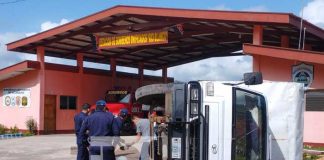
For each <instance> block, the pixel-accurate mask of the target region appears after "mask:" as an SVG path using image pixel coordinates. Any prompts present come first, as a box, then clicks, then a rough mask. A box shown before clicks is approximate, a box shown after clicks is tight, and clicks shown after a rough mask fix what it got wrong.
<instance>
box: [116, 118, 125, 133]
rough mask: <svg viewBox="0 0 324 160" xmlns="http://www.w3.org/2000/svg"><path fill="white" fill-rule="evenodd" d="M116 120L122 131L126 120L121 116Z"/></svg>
mask: <svg viewBox="0 0 324 160" xmlns="http://www.w3.org/2000/svg"><path fill="white" fill-rule="evenodd" d="M115 121H116V123H117V126H118V128H119V131H120V130H121V129H122V127H123V122H124V120H123V119H122V118H121V117H116V118H115Z"/></svg>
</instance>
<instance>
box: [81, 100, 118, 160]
mask: <svg viewBox="0 0 324 160" xmlns="http://www.w3.org/2000/svg"><path fill="white" fill-rule="evenodd" d="M105 107H106V102H105V101H104V100H99V101H97V102H96V110H95V112H94V113H92V114H91V115H90V116H88V117H87V118H86V119H85V121H84V122H83V124H82V127H81V129H80V134H81V137H86V132H87V131H88V132H89V133H88V134H89V136H90V148H89V151H90V155H100V147H98V146H95V145H92V144H91V143H92V142H91V141H92V140H91V139H92V138H96V137H106V138H107V139H109V138H111V139H110V140H111V141H113V140H114V138H115V137H117V138H119V128H118V125H117V123H116V122H115V121H114V116H113V115H112V114H111V113H110V114H109V113H107V112H105ZM114 150H115V149H114V144H111V145H109V146H104V147H103V153H102V154H103V159H104V160H115V152H114Z"/></svg>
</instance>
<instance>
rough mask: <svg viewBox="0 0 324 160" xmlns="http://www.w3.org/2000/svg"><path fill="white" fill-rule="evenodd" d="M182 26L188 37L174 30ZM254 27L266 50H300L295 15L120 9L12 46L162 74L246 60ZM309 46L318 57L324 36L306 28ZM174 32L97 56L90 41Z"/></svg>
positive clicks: (310, 25)
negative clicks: (286, 42)
mask: <svg viewBox="0 0 324 160" xmlns="http://www.w3.org/2000/svg"><path fill="white" fill-rule="evenodd" d="M177 24H182V26H183V31H184V32H183V34H179V33H177V32H176V29H175V28H174V27H173V26H175V25H177ZM254 25H263V26H264V33H263V34H264V36H263V40H264V43H263V44H264V45H271V46H280V43H281V35H288V36H289V37H290V47H291V48H297V47H298V41H299V27H300V18H299V17H296V16H294V15H293V14H289V13H262V12H234V11H214V10H188V9H170V8H152V7H134V6H116V7H113V8H109V9H107V10H103V11H101V12H98V13H95V14H93V15H89V16H87V17H84V18H81V19H78V20H75V21H73V22H70V23H67V24H65V25H62V26H59V27H56V28H53V29H51V30H48V31H45V32H42V33H39V34H36V35H33V36H30V37H27V38H24V39H21V40H18V41H15V42H12V43H9V44H7V48H8V50H10V51H18V52H27V53H32V54H35V53H36V47H37V46H44V47H45V50H46V51H45V53H46V56H53V57H60V58H68V59H76V54H77V53H84V60H85V61H89V62H97V63H106V64H109V59H110V58H111V57H114V58H116V60H117V64H118V65H121V66H128V67H138V64H139V63H140V62H143V63H144V69H150V70H157V69H161V68H162V66H167V67H171V66H176V65H180V64H184V63H188V62H192V61H197V60H201V59H205V58H210V57H221V56H236V55H242V53H241V52H234V53H232V52H233V51H238V50H242V44H243V43H251V42H252V33H253V26H254ZM304 26H305V27H306V41H305V42H306V43H307V44H310V45H311V46H312V48H313V50H315V51H320V52H323V51H324V46H323V44H324V30H323V29H321V28H319V27H316V26H314V25H312V24H311V23H308V22H306V21H305V22H304ZM161 29H163V30H168V32H169V36H168V43H165V44H155V45H145V46H131V47H130V46H128V47H118V48H109V49H102V50H101V52H98V51H97V50H94V49H93V48H94V47H93V44H92V41H91V38H90V36H89V35H96V36H109V35H120V34H125V33H126V34H128V33H134V32H142V31H151V30H161Z"/></svg>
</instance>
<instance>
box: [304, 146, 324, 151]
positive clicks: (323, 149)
mask: <svg viewBox="0 0 324 160" xmlns="http://www.w3.org/2000/svg"><path fill="white" fill-rule="evenodd" d="M304 149H311V150H317V151H324V147H313V146H310V145H305V146H304Z"/></svg>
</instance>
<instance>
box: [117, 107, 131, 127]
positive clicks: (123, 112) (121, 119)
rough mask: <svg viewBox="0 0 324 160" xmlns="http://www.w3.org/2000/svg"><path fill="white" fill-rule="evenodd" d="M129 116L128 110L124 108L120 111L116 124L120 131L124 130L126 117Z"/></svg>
mask: <svg viewBox="0 0 324 160" xmlns="http://www.w3.org/2000/svg"><path fill="white" fill-rule="evenodd" d="M127 115H128V110H127V109H126V108H123V109H121V110H120V111H119V114H118V116H117V117H116V123H117V125H118V127H119V130H121V129H122V127H123V123H124V121H125V118H126V116H127Z"/></svg>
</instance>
